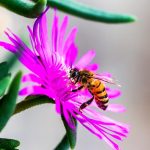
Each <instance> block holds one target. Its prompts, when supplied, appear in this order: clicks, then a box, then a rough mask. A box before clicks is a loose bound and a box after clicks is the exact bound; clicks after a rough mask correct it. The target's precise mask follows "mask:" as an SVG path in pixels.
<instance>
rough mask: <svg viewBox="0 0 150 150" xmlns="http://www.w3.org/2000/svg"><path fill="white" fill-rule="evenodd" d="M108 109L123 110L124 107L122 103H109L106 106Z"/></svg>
mask: <svg viewBox="0 0 150 150" xmlns="http://www.w3.org/2000/svg"><path fill="white" fill-rule="evenodd" d="M107 110H108V111H112V112H120V113H122V112H125V111H126V108H125V107H124V106H123V105H120V104H109V105H108V107H107Z"/></svg>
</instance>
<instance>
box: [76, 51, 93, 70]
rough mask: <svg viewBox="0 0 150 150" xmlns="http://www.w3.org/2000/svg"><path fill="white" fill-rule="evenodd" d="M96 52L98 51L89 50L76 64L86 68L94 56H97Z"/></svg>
mask: <svg viewBox="0 0 150 150" xmlns="http://www.w3.org/2000/svg"><path fill="white" fill-rule="evenodd" d="M95 54H96V53H95V51H94V50H90V51H88V52H87V53H86V54H84V55H83V56H82V57H81V58H80V60H79V61H78V63H77V64H76V65H75V66H76V67H78V68H85V67H86V66H87V65H89V64H90V62H91V61H92V60H93V58H94V57H95Z"/></svg>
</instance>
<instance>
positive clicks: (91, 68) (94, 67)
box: [86, 64, 99, 71]
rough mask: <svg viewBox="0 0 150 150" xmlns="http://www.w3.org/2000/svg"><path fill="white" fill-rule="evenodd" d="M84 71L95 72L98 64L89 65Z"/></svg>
mask: <svg viewBox="0 0 150 150" xmlns="http://www.w3.org/2000/svg"><path fill="white" fill-rule="evenodd" d="M86 69H88V70H91V71H96V70H98V69H99V65H98V64H90V65H88V66H87V67H86Z"/></svg>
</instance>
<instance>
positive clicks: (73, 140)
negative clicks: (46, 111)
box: [61, 114, 77, 149]
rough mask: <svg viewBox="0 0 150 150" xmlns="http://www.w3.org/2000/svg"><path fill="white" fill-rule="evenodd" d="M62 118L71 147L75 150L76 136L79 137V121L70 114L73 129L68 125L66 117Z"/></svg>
mask: <svg viewBox="0 0 150 150" xmlns="http://www.w3.org/2000/svg"><path fill="white" fill-rule="evenodd" d="M61 118H62V121H63V124H64V126H65V129H66V135H67V138H68V141H69V145H70V147H71V149H74V147H75V145H76V136H77V121H76V119H75V118H73V116H71V114H70V119H71V120H72V122H73V123H74V128H71V127H70V126H69V125H68V123H67V121H66V120H65V117H64V116H63V115H62V116H61Z"/></svg>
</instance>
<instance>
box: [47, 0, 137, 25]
mask: <svg viewBox="0 0 150 150" xmlns="http://www.w3.org/2000/svg"><path fill="white" fill-rule="evenodd" d="M47 5H49V6H51V7H54V8H55V7H56V8H58V9H59V10H61V11H64V12H66V13H69V14H72V15H74V16H78V17H80V18H84V19H88V20H92V21H98V22H104V23H128V22H133V21H135V20H136V18H135V17H134V16H132V15H127V14H120V13H112V12H108V11H104V10H100V9H95V8H92V7H90V6H86V5H84V4H82V3H79V2H76V1H73V0H47Z"/></svg>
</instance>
